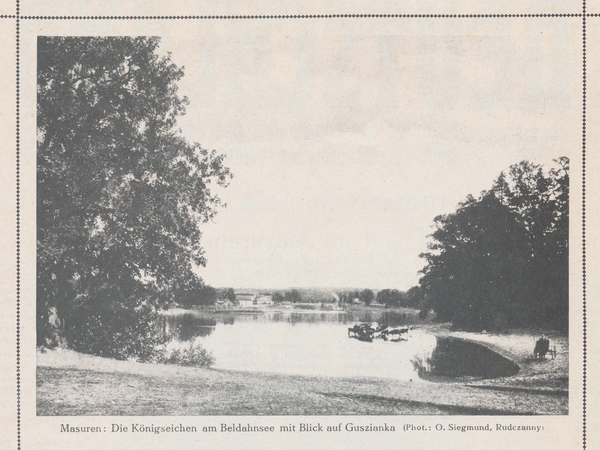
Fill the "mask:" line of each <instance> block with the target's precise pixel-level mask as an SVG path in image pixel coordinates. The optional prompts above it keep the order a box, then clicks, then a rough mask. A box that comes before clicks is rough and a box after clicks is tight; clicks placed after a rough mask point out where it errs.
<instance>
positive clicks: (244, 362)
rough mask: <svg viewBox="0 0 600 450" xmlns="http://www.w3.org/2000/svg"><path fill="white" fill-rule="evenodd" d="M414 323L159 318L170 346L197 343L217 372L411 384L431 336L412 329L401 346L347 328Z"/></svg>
mask: <svg viewBox="0 0 600 450" xmlns="http://www.w3.org/2000/svg"><path fill="white" fill-rule="evenodd" d="M414 319H415V317H414V316H412V315H411V316H407V315H404V314H400V313H397V312H396V313H395V312H391V311H382V312H381V313H372V312H361V313H356V312H345V311H340V312H338V311H332V312H321V311H297V310H290V311H265V312H264V313H259V314H230V313H204V312H193V313H191V314H190V313H188V314H169V315H167V316H165V331H166V332H173V333H174V334H175V335H176V336H177V338H178V339H177V342H175V343H174V344H173V345H182V344H183V343H186V342H189V341H191V340H193V341H197V342H199V343H201V344H202V346H203V347H204V348H206V349H207V350H209V351H210V352H212V354H213V356H214V357H215V360H216V362H215V365H214V366H213V367H215V368H217V369H225V370H242V371H253V372H272V373H281V374H295V375H315V376H335V377H381V378H395V379H401V380H409V379H415V380H416V379H417V378H418V376H417V374H416V372H415V366H414V364H413V361H415V358H418V359H420V360H421V361H427V360H428V359H429V358H430V357H431V354H432V352H433V350H434V349H435V347H436V338H435V337H434V336H432V335H429V334H426V333H424V332H421V331H420V330H418V329H414V330H411V331H410V333H409V337H408V340H406V341H401V342H390V341H384V340H382V339H375V340H373V342H362V341H359V340H357V339H353V338H349V337H348V328H349V327H351V326H353V325H354V324H357V323H362V322H371V323H374V324H387V325H389V326H390V327H398V326H402V325H404V324H407V323H409V322H411V321H414Z"/></svg>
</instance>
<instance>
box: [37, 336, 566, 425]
mask: <svg viewBox="0 0 600 450" xmlns="http://www.w3.org/2000/svg"><path fill="white" fill-rule="evenodd" d="M420 327H422V328H426V329H427V331H428V332H430V333H432V334H435V335H437V336H451V337H454V338H459V339H464V340H469V341H473V342H477V343H479V344H482V345H485V346H486V347H488V348H490V349H492V350H494V351H496V352H497V353H499V354H501V355H502V356H504V357H507V358H509V359H510V360H511V361H513V362H515V363H516V364H518V365H519V367H520V370H519V373H518V374H516V375H514V376H510V377H502V378H493V379H482V378H474V377H462V378H460V379H439V378H437V379H427V380H423V379H419V378H418V377H417V376H416V374H415V378H414V379H413V380H410V381H398V380H394V379H378V378H333V377H309V376H299V375H278V374H270V373H256V372H242V371H226V370H216V369H205V368H189V367H180V366H173V365H159V364H157V365H153V364H142V363H137V362H131V361H117V360H112V359H107V358H100V357H97V356H91V355H84V354H80V353H76V352H74V351H71V350H65V349H55V350H46V351H45V352H42V351H38V354H37V413H38V415H59V416H62V415H139V416H143V415H350V414H357V415H403V414H425V415H436V414H459V415H504V414H526V415H531V414H543V415H558V414H567V413H568V400H569V399H568V384H569V383H568V360H569V355H568V340H567V337H566V336H564V335H560V334H556V333H554V334H553V333H547V335H548V336H549V337H550V339H551V342H552V343H553V344H556V345H557V349H558V354H557V356H556V358H555V359H551V358H549V359H547V360H545V361H535V360H533V358H532V355H531V352H532V349H533V343H534V340H535V339H536V337H539V336H537V335H534V334H532V333H529V332H525V331H515V332H512V333H510V334H508V333H502V334H492V333H490V334H481V333H467V332H457V331H451V330H450V329H449V327H448V326H447V325H421V326H420Z"/></svg>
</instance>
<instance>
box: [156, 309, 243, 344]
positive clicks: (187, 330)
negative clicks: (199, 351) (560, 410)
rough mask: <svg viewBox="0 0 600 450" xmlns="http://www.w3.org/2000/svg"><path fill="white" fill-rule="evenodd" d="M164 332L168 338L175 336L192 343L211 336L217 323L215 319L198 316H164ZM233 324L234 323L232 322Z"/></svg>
mask: <svg viewBox="0 0 600 450" xmlns="http://www.w3.org/2000/svg"><path fill="white" fill-rule="evenodd" d="M163 321H164V325H163V330H164V333H165V335H166V336H174V337H175V338H176V339H177V340H179V341H182V342H187V341H191V340H193V339H195V338H197V337H206V336H209V335H210V334H211V333H212V332H213V330H214V329H215V326H216V325H217V321H216V320H215V319H214V318H210V317H202V316H198V315H196V314H177V315H169V316H163ZM231 323H232V324H233V322H231Z"/></svg>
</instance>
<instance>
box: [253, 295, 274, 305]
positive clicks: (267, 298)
mask: <svg viewBox="0 0 600 450" xmlns="http://www.w3.org/2000/svg"><path fill="white" fill-rule="evenodd" d="M256 304H257V305H264V306H270V305H272V304H273V296H272V295H259V296H258V297H257V298H256Z"/></svg>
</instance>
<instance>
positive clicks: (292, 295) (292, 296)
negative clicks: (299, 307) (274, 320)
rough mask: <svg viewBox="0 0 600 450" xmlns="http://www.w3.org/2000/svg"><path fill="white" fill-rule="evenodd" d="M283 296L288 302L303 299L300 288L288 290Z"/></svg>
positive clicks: (298, 301)
mask: <svg viewBox="0 0 600 450" xmlns="http://www.w3.org/2000/svg"><path fill="white" fill-rule="evenodd" d="M283 298H284V300H285V301H286V302H290V303H300V302H301V301H302V294H300V291H299V290H298V289H292V290H291V291H286V293H285V295H284V297H283Z"/></svg>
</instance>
